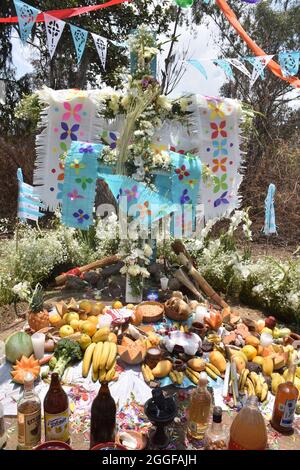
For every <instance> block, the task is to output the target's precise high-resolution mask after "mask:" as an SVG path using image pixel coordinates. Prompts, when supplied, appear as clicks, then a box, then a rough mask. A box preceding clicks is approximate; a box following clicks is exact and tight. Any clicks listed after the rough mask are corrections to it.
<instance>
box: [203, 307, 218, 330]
mask: <svg viewBox="0 0 300 470" xmlns="http://www.w3.org/2000/svg"><path fill="white" fill-rule="evenodd" d="M204 321H205V323H207V325H208V326H209V327H210V328H211V329H212V330H218V329H219V328H220V326H221V325H222V321H223V320H222V315H221V313H220V312H218V311H217V310H212V311H211V312H210V314H209V317H205V318H204Z"/></svg>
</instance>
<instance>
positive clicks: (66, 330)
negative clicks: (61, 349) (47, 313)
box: [59, 325, 74, 338]
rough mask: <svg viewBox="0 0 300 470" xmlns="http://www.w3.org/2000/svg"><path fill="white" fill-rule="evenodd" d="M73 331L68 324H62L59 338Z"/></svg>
mask: <svg viewBox="0 0 300 470" xmlns="http://www.w3.org/2000/svg"><path fill="white" fill-rule="evenodd" d="M73 333H74V330H73V328H72V327H71V326H70V325H64V326H62V327H61V328H60V329H59V336H60V337H61V338H65V337H66V336H70V335H72V334H73Z"/></svg>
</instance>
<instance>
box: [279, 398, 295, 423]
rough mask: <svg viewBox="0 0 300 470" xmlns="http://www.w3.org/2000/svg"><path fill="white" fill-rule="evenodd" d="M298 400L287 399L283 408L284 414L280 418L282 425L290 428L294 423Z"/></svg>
mask: <svg viewBox="0 0 300 470" xmlns="http://www.w3.org/2000/svg"><path fill="white" fill-rule="evenodd" d="M296 406H297V400H286V402H285V404H284V409H283V415H282V418H281V420H280V426H283V427H284V428H290V427H291V426H292V425H293V421H294V415H295V409H296Z"/></svg>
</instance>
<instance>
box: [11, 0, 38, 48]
mask: <svg viewBox="0 0 300 470" xmlns="http://www.w3.org/2000/svg"><path fill="white" fill-rule="evenodd" d="M14 5H15V9H16V12H17V15H18V23H19V28H20V38H21V41H22V42H23V43H26V41H27V39H28V37H29V36H30V33H31V30H32V27H33V25H34V23H35V20H36V18H37V16H38V14H39V13H41V11H40V10H38V9H37V8H34V7H32V6H30V5H27V4H26V3H24V2H21V1H20V0H14Z"/></svg>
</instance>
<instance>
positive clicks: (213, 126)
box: [210, 121, 227, 139]
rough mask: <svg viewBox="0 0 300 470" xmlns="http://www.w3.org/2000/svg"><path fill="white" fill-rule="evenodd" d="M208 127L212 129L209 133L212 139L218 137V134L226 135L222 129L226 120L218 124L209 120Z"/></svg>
mask: <svg viewBox="0 0 300 470" xmlns="http://www.w3.org/2000/svg"><path fill="white" fill-rule="evenodd" d="M210 127H211V129H213V131H214V132H213V133H212V134H211V138H212V139H217V138H218V137H219V134H220V136H221V137H227V132H226V131H224V128H225V127H226V121H222V122H220V124H217V123H216V122H211V123H210Z"/></svg>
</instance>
